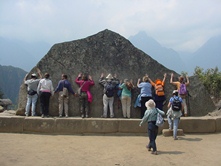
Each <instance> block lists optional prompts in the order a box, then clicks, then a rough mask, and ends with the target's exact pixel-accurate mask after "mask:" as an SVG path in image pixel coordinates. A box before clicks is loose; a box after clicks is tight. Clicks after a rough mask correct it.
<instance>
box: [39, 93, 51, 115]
mask: <svg viewBox="0 0 221 166" xmlns="http://www.w3.org/2000/svg"><path fill="white" fill-rule="evenodd" d="M50 97H51V93H49V92H41V93H40V103H41V113H42V114H44V115H46V116H47V115H49V101H50Z"/></svg>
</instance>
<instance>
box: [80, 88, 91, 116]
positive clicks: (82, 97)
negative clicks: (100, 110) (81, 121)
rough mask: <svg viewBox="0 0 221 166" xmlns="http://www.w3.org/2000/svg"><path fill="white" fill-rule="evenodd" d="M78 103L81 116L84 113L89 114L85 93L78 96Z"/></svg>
mask: <svg viewBox="0 0 221 166" xmlns="http://www.w3.org/2000/svg"><path fill="white" fill-rule="evenodd" d="M79 103H80V112H81V114H85V113H86V114H89V111H90V103H89V102H88V98H87V93H86V92H81V95H80V98H79Z"/></svg>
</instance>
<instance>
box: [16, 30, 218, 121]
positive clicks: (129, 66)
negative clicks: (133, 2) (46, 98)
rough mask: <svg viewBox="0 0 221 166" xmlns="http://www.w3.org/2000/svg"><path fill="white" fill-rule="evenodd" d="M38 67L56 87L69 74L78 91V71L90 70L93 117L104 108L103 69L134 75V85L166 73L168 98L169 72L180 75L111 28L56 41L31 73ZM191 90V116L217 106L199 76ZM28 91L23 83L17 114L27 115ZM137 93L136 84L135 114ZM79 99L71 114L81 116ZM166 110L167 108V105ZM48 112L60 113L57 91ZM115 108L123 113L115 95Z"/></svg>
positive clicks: (75, 99) (133, 113) (74, 99)
mask: <svg viewBox="0 0 221 166" xmlns="http://www.w3.org/2000/svg"><path fill="white" fill-rule="evenodd" d="M162 56H163V55H162ZM171 60H172V59H171ZM174 63H176V62H174ZM36 67H38V68H39V69H40V70H41V72H42V73H45V72H48V73H49V74H50V75H51V80H52V82H53V85H54V88H56V86H57V83H58V81H59V80H60V79H61V74H62V73H65V74H67V75H68V79H69V80H70V81H71V83H72V87H73V89H74V90H75V91H76V90H77V88H78V86H77V84H76V83H75V82H74V79H75V78H76V77H77V75H78V74H79V73H88V74H90V75H91V76H92V78H93V80H94V81H95V85H94V86H93V87H92V88H91V92H92V94H93V102H92V104H91V113H90V115H91V116H92V117H100V116H101V115H102V112H103V102H102V93H103V88H102V86H101V85H99V83H98V80H99V78H100V74H101V73H104V74H105V75H107V74H108V73H112V74H115V73H116V74H117V76H118V78H119V79H120V80H123V79H125V78H128V79H133V81H134V85H136V83H137V79H138V78H142V77H143V76H144V75H145V74H146V73H147V74H148V75H149V77H150V78H151V79H152V80H155V79H157V78H160V79H162V78H163V74H164V73H167V74H168V75H167V79H166V85H165V93H166V97H167V101H168V100H169V98H170V96H171V93H172V91H173V90H174V89H175V87H174V86H173V85H171V84H170V83H169V79H170V73H171V72H173V73H174V76H175V77H174V79H175V78H178V76H179V75H178V74H177V73H175V72H174V71H172V70H170V69H168V68H166V67H164V66H163V65H161V64H159V63H158V62H157V61H155V60H154V59H152V58H151V57H150V56H149V55H147V54H145V53H144V52H143V51H141V50H139V49H137V48H136V47H134V46H133V45H132V44H131V43H130V42H129V41H128V40H127V39H125V38H124V37H122V36H121V35H119V34H117V33H115V32H112V31H110V30H104V31H101V32H99V33H97V34H95V35H92V36H89V37H87V38H85V39H80V40H75V41H70V42H64V43H59V44H55V45H54V46H53V47H52V48H51V49H50V50H49V52H48V53H47V54H46V55H45V56H44V57H43V58H42V59H41V60H40V61H39V62H38V63H37V64H36V66H35V67H34V68H33V69H32V70H31V71H30V73H32V72H35V71H36ZM188 90H189V92H190V94H191V97H189V108H190V114H191V116H203V115H206V114H207V113H208V112H210V111H213V110H214V109H215V106H214V104H213V102H212V100H211V99H210V97H209V94H208V93H207V91H206V90H205V88H204V86H203V85H202V84H201V83H200V81H199V80H198V78H197V77H190V86H189V88H188ZM26 94H27V90H26V86H25V85H24V84H22V85H21V87H20V93H19V105H18V110H17V113H16V114H17V115H24V110H25V105H26V100H27V99H26ZM138 94H139V89H137V88H135V89H134V90H133V95H132V103H131V117H132V118H139V117H140V109H139V108H134V107H133V105H134V102H135V100H136V97H137V95H138ZM78 101H79V99H78V97H74V96H71V97H70V101H69V115H70V116H80V112H79V104H78ZM39 110H40V104H39V101H38V104H37V110H36V112H37V113H38V114H40V111H39ZM164 111H165V112H166V111H167V108H166V105H165V107H164ZM49 112H50V115H52V116H58V95H57V94H55V95H54V96H52V97H51V99H50V108H49ZM114 112H115V117H122V110H121V105H120V104H118V99H117V97H116V96H115V102H114Z"/></svg>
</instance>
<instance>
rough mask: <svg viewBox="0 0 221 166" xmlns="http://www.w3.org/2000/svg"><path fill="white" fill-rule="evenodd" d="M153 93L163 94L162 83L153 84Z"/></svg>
mask: <svg viewBox="0 0 221 166" xmlns="http://www.w3.org/2000/svg"><path fill="white" fill-rule="evenodd" d="M155 93H156V95H157V96H164V89H163V85H162V84H156V85H155Z"/></svg>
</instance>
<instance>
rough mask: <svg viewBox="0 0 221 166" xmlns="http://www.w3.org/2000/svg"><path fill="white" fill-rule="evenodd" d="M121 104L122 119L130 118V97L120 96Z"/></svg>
mask: <svg viewBox="0 0 221 166" xmlns="http://www.w3.org/2000/svg"><path fill="white" fill-rule="evenodd" d="M121 104H122V110H123V117H124V118H130V106H131V97H129V96H122V97H121Z"/></svg>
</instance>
